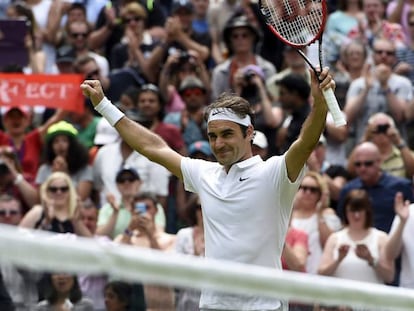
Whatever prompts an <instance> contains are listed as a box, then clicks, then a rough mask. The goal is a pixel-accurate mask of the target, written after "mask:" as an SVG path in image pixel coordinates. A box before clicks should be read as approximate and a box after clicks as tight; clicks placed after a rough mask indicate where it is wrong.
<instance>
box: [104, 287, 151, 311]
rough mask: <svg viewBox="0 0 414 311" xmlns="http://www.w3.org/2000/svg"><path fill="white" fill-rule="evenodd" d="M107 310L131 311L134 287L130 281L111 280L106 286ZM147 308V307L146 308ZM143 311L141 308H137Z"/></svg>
mask: <svg viewBox="0 0 414 311" xmlns="http://www.w3.org/2000/svg"><path fill="white" fill-rule="evenodd" d="M104 291H105V293H104V295H105V307H106V309H105V310H106V311H129V310H131V309H130V308H131V305H132V301H131V297H132V287H131V285H129V284H128V283H125V282H120V281H112V282H109V283H108V284H107V285H106V286H105V290H104ZM144 309H145V308H144ZM137 311H141V310H137Z"/></svg>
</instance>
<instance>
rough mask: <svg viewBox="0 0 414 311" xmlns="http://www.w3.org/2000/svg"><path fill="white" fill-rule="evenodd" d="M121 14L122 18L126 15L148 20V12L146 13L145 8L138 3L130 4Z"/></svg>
mask: <svg viewBox="0 0 414 311" xmlns="http://www.w3.org/2000/svg"><path fill="white" fill-rule="evenodd" d="M121 12H122V14H121V16H125V15H126V14H134V15H136V16H139V17H142V18H144V19H147V12H146V11H145V9H144V7H143V6H142V5H141V4H139V3H137V2H131V3H128V4H127V5H125V6H124V7H123V8H122V10H121Z"/></svg>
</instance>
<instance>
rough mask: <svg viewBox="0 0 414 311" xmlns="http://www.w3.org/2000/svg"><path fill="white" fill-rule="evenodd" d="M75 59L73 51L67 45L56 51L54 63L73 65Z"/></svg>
mask: <svg viewBox="0 0 414 311" xmlns="http://www.w3.org/2000/svg"><path fill="white" fill-rule="evenodd" d="M75 59H76V53H75V50H74V49H73V48H72V47H71V46H69V45H64V46H61V47H60V48H58V49H57V50H56V63H73V62H74V61H75Z"/></svg>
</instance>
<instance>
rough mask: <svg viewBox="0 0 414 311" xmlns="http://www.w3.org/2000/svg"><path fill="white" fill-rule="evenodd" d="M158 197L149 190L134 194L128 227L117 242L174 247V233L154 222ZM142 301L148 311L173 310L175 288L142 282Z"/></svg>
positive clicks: (164, 248) (164, 249) (171, 248)
mask: <svg viewBox="0 0 414 311" xmlns="http://www.w3.org/2000/svg"><path fill="white" fill-rule="evenodd" d="M157 204H158V202H157V199H156V197H155V196H154V195H153V194H151V193H141V194H139V195H137V196H136V197H135V200H134V206H136V208H134V212H133V214H132V217H131V221H130V223H129V225H128V228H127V229H126V230H125V231H124V233H123V234H122V235H120V236H118V237H116V238H115V241H116V242H120V243H123V244H129V245H134V246H138V247H144V248H150V249H158V250H161V251H164V252H170V251H172V250H174V248H175V235H171V234H168V233H165V232H164V230H163V229H161V228H159V227H158V226H157V225H156V224H155V215H156V213H157V211H158V210H157ZM144 292H145V301H146V305H147V308H148V310H166V311H167V310H168V311H173V310H174V307H175V305H174V291H173V290H172V288H170V287H165V286H157V285H149V284H145V285H144Z"/></svg>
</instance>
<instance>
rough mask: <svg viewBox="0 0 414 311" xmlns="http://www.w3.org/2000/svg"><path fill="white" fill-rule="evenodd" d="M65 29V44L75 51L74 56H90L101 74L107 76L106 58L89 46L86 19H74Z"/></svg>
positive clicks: (89, 28) (88, 29)
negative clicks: (66, 35) (66, 33)
mask: <svg viewBox="0 0 414 311" xmlns="http://www.w3.org/2000/svg"><path fill="white" fill-rule="evenodd" d="M67 31H68V39H67V44H68V45H69V46H71V47H72V49H73V50H74V51H75V55H76V58H78V57H80V56H82V55H88V56H91V57H92V58H93V59H94V60H95V61H96V63H97V65H98V67H99V70H100V72H101V74H102V75H103V76H108V74H109V63H108V60H107V59H106V58H105V57H103V56H101V55H99V54H98V53H95V52H93V51H92V50H91V49H90V48H89V36H90V33H91V27H90V26H89V24H88V23H87V22H86V21H74V22H71V23H69V24H68V26H67Z"/></svg>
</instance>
